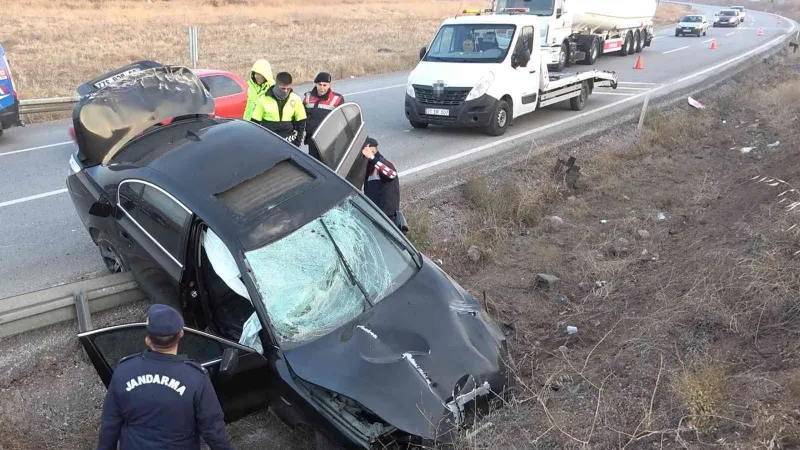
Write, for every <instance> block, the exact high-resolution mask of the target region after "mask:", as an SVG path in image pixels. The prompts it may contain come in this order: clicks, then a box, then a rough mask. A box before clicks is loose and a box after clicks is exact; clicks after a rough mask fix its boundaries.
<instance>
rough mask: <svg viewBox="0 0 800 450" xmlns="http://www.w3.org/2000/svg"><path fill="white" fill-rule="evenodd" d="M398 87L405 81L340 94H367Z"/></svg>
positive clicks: (404, 85) (402, 85)
mask: <svg viewBox="0 0 800 450" xmlns="http://www.w3.org/2000/svg"><path fill="white" fill-rule="evenodd" d="M399 87H406V83H403V84H395V85H393V86H384V87H381V88H375V89H367V90H366V91H358V92H350V93H346V94H342V95H361V94H368V93H370V92H378V91H385V90H387V89H395V88H399Z"/></svg>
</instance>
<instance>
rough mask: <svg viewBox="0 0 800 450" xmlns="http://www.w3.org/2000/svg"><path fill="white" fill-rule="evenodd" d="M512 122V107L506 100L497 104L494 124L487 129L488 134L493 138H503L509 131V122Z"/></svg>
mask: <svg viewBox="0 0 800 450" xmlns="http://www.w3.org/2000/svg"><path fill="white" fill-rule="evenodd" d="M510 121H511V107H509V106H508V103H507V102H506V101H505V100H500V101H498V102H497V106H495V108H494V114H492V122H491V123H490V124H489V126H488V127H486V133H487V134H489V135H491V136H502V135H503V134H505V132H506V130H507V129H508V122H510Z"/></svg>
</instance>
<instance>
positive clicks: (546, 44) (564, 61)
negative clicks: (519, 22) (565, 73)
mask: <svg viewBox="0 0 800 450" xmlns="http://www.w3.org/2000/svg"><path fill="white" fill-rule="evenodd" d="M493 3H495V7H494V8H493V9H494V10H495V11H506V10H519V11H521V12H522V11H524V13H525V14H530V15H533V16H536V17H538V18H539V19H538V21H539V42H540V43H541V48H542V50H543V51H545V52H547V53H549V54H550V61H551V64H550V69H551V70H562V69H563V68H564V67H569V66H570V64H571V62H572V61H571V60H570V58H569V54H570V51H569V41H570V36H571V35H572V14H569V11H568V7H567V5H566V3H567V2H565V1H564V0H497V1H496V2H493Z"/></svg>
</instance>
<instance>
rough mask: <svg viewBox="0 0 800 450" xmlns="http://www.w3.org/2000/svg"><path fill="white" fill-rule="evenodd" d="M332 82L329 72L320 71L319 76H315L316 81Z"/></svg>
mask: <svg viewBox="0 0 800 450" xmlns="http://www.w3.org/2000/svg"><path fill="white" fill-rule="evenodd" d="M330 82H331V74H329V73H328V72H320V73H318V74H317V78H314V83H330Z"/></svg>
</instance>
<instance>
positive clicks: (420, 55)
mask: <svg viewBox="0 0 800 450" xmlns="http://www.w3.org/2000/svg"><path fill="white" fill-rule="evenodd" d="M426 53H428V48H427V47H424V46H423V47H422V48H421V49H419V60H420V61H422V58H424V57H425V54H426Z"/></svg>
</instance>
